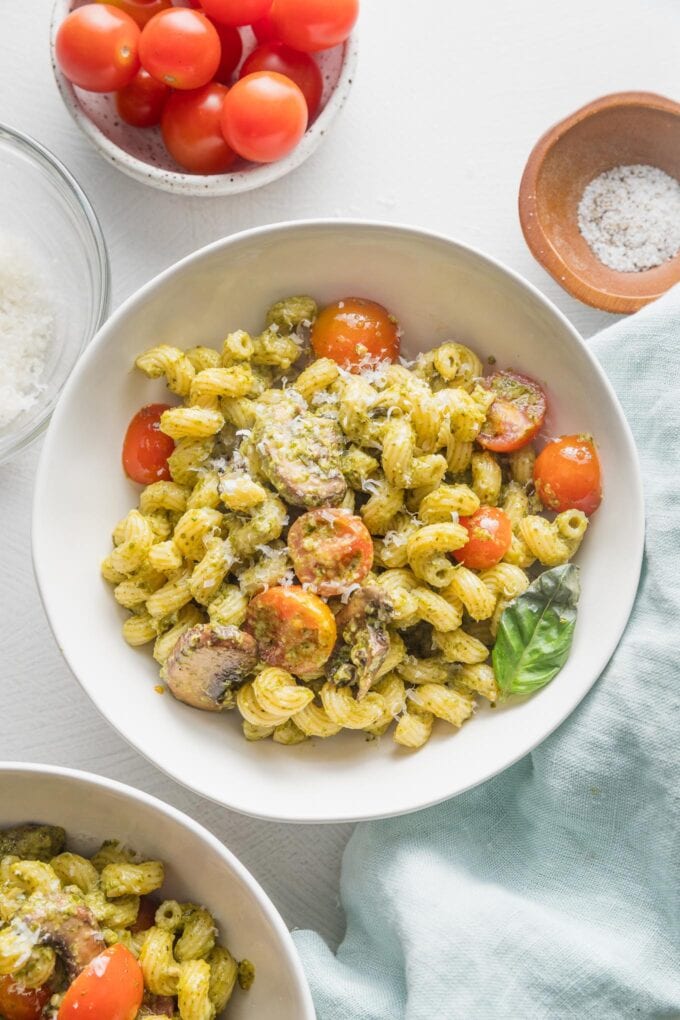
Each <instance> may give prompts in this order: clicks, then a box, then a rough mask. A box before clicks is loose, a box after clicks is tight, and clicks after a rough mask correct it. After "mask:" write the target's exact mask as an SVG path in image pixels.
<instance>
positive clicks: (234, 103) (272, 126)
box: [222, 71, 309, 163]
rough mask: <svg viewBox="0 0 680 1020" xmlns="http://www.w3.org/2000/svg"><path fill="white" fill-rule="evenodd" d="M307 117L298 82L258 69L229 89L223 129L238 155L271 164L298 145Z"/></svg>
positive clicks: (224, 110) (223, 116)
mask: <svg viewBox="0 0 680 1020" xmlns="http://www.w3.org/2000/svg"><path fill="white" fill-rule="evenodd" d="M308 119H309V113H308V111H307V103H306V102H305V97H304V96H303V94H302V92H301V91H300V89H299V88H298V86H297V85H296V84H295V82H293V81H291V80H290V78H286V77H284V75H282V74H275V73H274V72H273V71H258V72H257V73H256V74H249V75H248V76H247V77H246V78H241V79H239V81H237V82H236V84H235V85H234V86H233V88H231V89H230V90H229V95H228V96H227V98H226V99H225V101H224V107H223V110H222V132H223V134H224V137H225V138H226V140H227V143H228V145H230V146H231V148H232V149H234V150H235V151H236V152H238V154H239V156H243V158H244V159H250V160H252V161H253V162H254V163H272V162H274V160H277V159H282V158H283V156H287V155H288V153H289V152H291V150H292V149H294V148H295V146H296V145H297V144H298V142H299V141H300V139H301V138H302V136H303V135H304V133H305V131H306V129H307V121H308Z"/></svg>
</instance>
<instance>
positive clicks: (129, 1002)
mask: <svg viewBox="0 0 680 1020" xmlns="http://www.w3.org/2000/svg"><path fill="white" fill-rule="evenodd" d="M143 995H144V976H143V975H142V968H141V967H140V966H139V964H138V963H137V961H136V959H135V958H134V956H133V955H132V953H131V952H130V950H129V949H128V948H127V947H126V946H124V945H123V944H122V942H118V943H117V944H116V945H115V946H111V947H110V948H109V949H105V950H104V952H103V953H100V954H99V956H95V958H94V960H93V961H92V962H91V963H88V965H87V967H85V969H84V970H81V972H80V974H79V975H78V977H77V978H76V979H75V980H74V981H72V982H71V984H70V985H69V987H68V988H67V989H66V994H65V995H64V998H63V999H62V1003H61V1006H60V1007H59V1013H58V1014H57V1020H135V1017H136V1016H137V1011H138V1010H139V1007H140V1006H141V1004H142V997H143Z"/></svg>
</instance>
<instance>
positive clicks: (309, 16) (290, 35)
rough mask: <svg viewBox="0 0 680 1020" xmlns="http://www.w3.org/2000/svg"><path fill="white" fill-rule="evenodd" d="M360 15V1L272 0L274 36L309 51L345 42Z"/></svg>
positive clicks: (324, 48)
mask: <svg viewBox="0 0 680 1020" xmlns="http://www.w3.org/2000/svg"><path fill="white" fill-rule="evenodd" d="M358 16H359V0H274V3H273V4H272V9H271V19H272V21H273V23H274V28H275V31H276V36H277V38H278V39H280V40H281V41H282V42H285V43H287V44H288V46H292V47H293V49H294V50H303V51H304V52H305V53H312V52H314V51H315V50H327V49H329V48H330V47H331V46H337V45H338V43H341V42H344V41H345V39H346V38H347V36H348V35H349V34H350V32H351V31H352V29H353V28H354V24H355V22H356V20H357V17H358Z"/></svg>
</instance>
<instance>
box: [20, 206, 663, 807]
mask: <svg viewBox="0 0 680 1020" xmlns="http://www.w3.org/2000/svg"><path fill="white" fill-rule="evenodd" d="M348 228H349V229H350V230H351V229H354V228H358V229H367V228H368V229H369V230H375V231H388V232H397V233H402V234H406V235H410V236H412V237H414V238H416V239H423V238H425V239H426V240H430V241H435V242H437V243H439V244H444V245H447V246H451V245H452V246H454V247H456V248H459V249H461V250H462V251H464V252H467V253H469V254H471V255H473V256H475V257H476V258H478V259H480V260H481V261H483V262H485V263H487V264H488V265H489V266H490V267H491V268H493V269H496V270H500V271H501V272H503V273H505V274H506V275H507V276H509V277H510V278H511V279H512V280H513V282H514V283H515V284H516V285H517V286H518V288H519V289H520V290H522V291H524V292H526V293H528V294H529V296H531V297H532V299H533V300H535V301H536V302H538V304H539V305H540V306H541V307H542V308H543V309H544V310H545V311H547V312H549V313H550V315H551V316H552V317H553V318H556V319H557V320H558V321H559V322H560V323H561V325H562V326H563V327H564V328H565V330H566V331H567V332H568V333H569V335H570V336H571V337H572V339H573V340H574V341H575V343H577V344H578V345H579V346H580V347H581V348H582V349H583V352H584V354H585V355H586V357H587V359H588V360H589V362H590V369H591V372H592V373H593V375H595V376H596V377H597V378H598V381H599V383H600V385H601V386H602V387H603V388H604V389H605V390H606V391H607V393H608V395H609V397H610V399H611V401H612V405H613V409H614V412H615V413H616V415H617V418H618V425H619V428H620V430H621V435H622V437H623V439H624V440H625V445H626V453H627V458H628V462H629V463H630V466H631V475H632V478H633V480H634V485H633V486H632V488H631V491H630V506H631V507H632V508H633V511H634V515H635V521H636V524H637V529H636V531H637V533H636V536H635V538H636V542H635V549H634V550H633V551H632V552H631V554H630V557H629V559H630V564H631V571H630V582H629V591H628V597H627V599H626V602H627V611H626V612H625V615H623V614H622V622H621V625H620V627H619V628H618V631H617V633H616V635H615V639H613V640H612V641H611V642H610V645H608V646H607V647H606V649H605V651H604V654H602V653H600V655H599V656H598V658H597V660H596V661H595V662H594V666H593V679H592V682H591V684H590V686H589V687H588V688H587V690H585V691H582V692H580V693H579V695H578V697H577V699H576V700H575V701H573V702H570V703H569V705H568V706H567V707H566V709H564V710H561V711H560V713H559V716H558V717H556V718H554V719H552V720H551V726H550V728H549V729H548V730H546V731H544V732H542V733H541V735H540V736H538V737H537V738H536V739H535V740H534V741H533V742H532V743H531V745H530V746H525V747H523V748H522V750H520V751H518V752H517V754H515V755H514V756H512V757H511V758H510V759H508V760H505V761H504V762H503V763H502V764H500V765H498V766H493V767H492V768H490V769H489V770H488V771H487V772H484V773H483V774H480V775H479V776H478V777H476V778H475V779H474V780H473V781H472V782H470V783H468V784H467V785H465V786H463V787H461V788H456V789H455V790H454V792H453V793H451V792H449V793H445V794H443V795H441V794H439V793H437V794H436V795H435V796H432V795H427V794H426V795H425V797H424V798H423V799H422V800H421V801H419V802H418V803H412V804H410V805H409V806H408V807H401V808H397V809H392V810H390V811H388V812H380V811H375V810H370V809H369V810H366V809H362V810H361V811H353V812H351V813H341V814H337V813H334V812H333V811H332V810H331V811H329V812H328V813H327V814H326V815H324V816H323V817H319V816H318V815H308V814H296V815H291V814H290V813H288V812H287V811H286V810H285V808H282V809H279V808H277V809H276V810H273V809H272V808H271V807H270V808H269V809H268V810H267V811H262V810H258V809H257V808H254V807H253V806H252V805H251V804H249V803H248V799H247V797H243V798H241V799H240V800H236V801H235V800H234V799H233V798H232V799H230V801H229V802H227V801H226V800H224V799H218V798H216V797H214V796H213V795H212V794H210V793H208V792H206V791H205V790H204V789H202V788H201V787H200V785H197V784H196V783H195V782H193V781H190V780H187V778H186V777H184V776H182V775H181V770H180V769H176V768H174V767H171V766H170V765H167V764H162V765H161V764H160V763H158V762H157V761H155V760H154V758H152V757H150V755H149V754H148V753H147V752H146V751H145V749H143V748H142V747H141V746H139V745H138V744H137V743H135V742H133V740H132V739H131V738H130V737H128V735H127V734H126V733H124V732H123V731H122V730H120V729H119V728H118V727H117V726H116V725H114V723H112V722H111V721H110V719H109V717H108V714H107V712H106V709H105V707H104V706H103V705H100V701H99V700H98V699H97V698H95V696H94V695H93V693H92V691H91V690H90V689H89V688H88V687H87V686H86V684H85V683H84V681H83V680H81V678H80V676H79V675H78V673H77V672H76V670H75V669H74V668H73V666H72V665H71V660H70V658H69V654H68V651H67V648H66V647H65V642H64V641H63V640H62V637H61V635H60V633H59V632H58V630H57V628H56V627H55V624H54V623H53V620H52V615H51V613H50V608H49V603H50V601H51V595H50V592H49V591H48V589H47V587H46V586H45V579H44V577H43V573H42V564H41V562H40V557H39V545H40V542H41V539H40V538H39V532H40V518H41V516H42V513H43V508H44V507H46V506H48V505H49V502H48V495H49V489H48V486H47V481H46V479H47V473H48V465H49V463H50V460H51V458H52V450H51V437H50V434H49V432H48V435H47V438H46V441H45V443H44V444H43V448H42V450H41V455H40V461H39V463H38V469H37V472H36V478H35V485H34V490H33V510H32V520H31V551H32V561H33V570H34V574H35V578H36V584H37V588H38V592H39V594H40V599H41V601H42V604H43V608H44V610H45V615H46V616H47V620H48V622H49V625H50V628H51V629H52V633H53V635H54V638H55V641H56V643H57V646H58V647H59V650H60V651H61V654H62V656H63V658H64V660H65V661H66V663H67V665H68V666H69V668H70V670H71V672H72V674H73V676H74V677H75V678H76V680H77V681H78V683H79V684H80V686H81V687H82V689H83V690H84V692H85V694H86V695H87V696H88V698H89V699H90V700H91V701H92V703H93V704H94V705H95V707H96V708H97V710H98V711H99V712H100V714H101V715H102V717H103V718H104V720H105V721H106V723H107V724H108V725H109V726H111V727H112V728H113V729H114V730H115V731H116V732H117V733H119V735H120V736H121V737H122V739H123V740H125V741H126V743H128V744H130V745H131V746H132V747H134V748H135V750H136V751H137V752H138V753H139V754H141V755H142V756H143V757H144V758H146V760H147V761H150V762H151V764H153V765H154V766H155V767H156V768H158V769H159V770H160V771H162V772H164V773H165V774H166V775H168V776H169V777H170V778H171V779H173V780H174V781H175V782H177V783H178V784H179V785H180V786H184V787H185V788H188V789H190V790H192V791H193V792H194V793H197V794H199V795H200V796H202V797H206V798H207V799H209V800H213V801H214V802H215V803H218V804H220V805H221V806H222V807H226V808H228V809H229V810H232V811H238V812H239V813H240V814H245V815H249V816H251V817H254V818H261V819H264V820H266V821H273V822H289V823H292V824H336V823H341V822H359V821H367V820H373V819H379V818H388V817H399V816H401V815H407V814H411V813H413V812H415V811H420V810H422V809H424V808H427V807H432V806H433V805H435V804H438V803H442V802H443V801H445V800H448V799H450V798H451V797H453V796H458V795H459V794H461V793H465V792H466V791H467V790H469V789H472V788H474V787H475V786H478V785H480V784H481V783H483V782H486V781H487V780H488V779H491V778H493V776H495V775H498V774H499V773H501V772H504V771H505V770H506V769H507V768H510V767H511V766H512V765H514V764H515V763H516V762H517V761H519V760H520V758H523V757H524V756H525V755H527V754H529V753H530V752H531V751H533V750H534V748H536V747H537V746H538V745H539V744H540V743H542V742H543V741H544V740H545V739H547V737H549V736H550V734H551V733H553V732H554V731H555V730H556V729H557V728H558V726H560V725H561V724H562V723H563V722H564V721H565V719H567V718H568V717H569V716H570V715H571V714H572V712H573V711H574V710H575V709H576V707H577V706H578V704H579V703H580V702H581V700H582V699H583V698H584V697H585V695H586V694H587V693H588V691H590V690H591V689H592V687H593V685H594V684H595V682H596V680H597V679H598V678H599V676H600V674H601V673H602V671H603V670H604V668H605V666H606V665H607V663H608V661H609V659H610V658H611V656H612V655H613V653H614V651H615V650H616V648H617V646H618V644H619V642H620V640H621V637H622V635H623V632H624V630H625V628H626V626H627V624H628V620H629V617H630V613H631V612H632V608H633V605H634V602H635V596H636V593H637V588H638V583H639V579H640V571H641V569H642V557H643V553H644V534H645V511H644V499H643V488H642V475H641V469H640V461H639V456H638V452H637V448H636V446H635V441H634V439H633V435H632V432H631V429H630V426H629V424H628V421H627V419H626V417H625V415H624V413H623V409H622V407H621V404H620V401H619V399H618V396H617V395H616V392H615V391H614V388H613V386H612V384H611V382H610V381H609V378H608V377H607V375H606V374H605V372H604V369H603V368H602V367H601V365H600V363H599V361H598V360H597V358H595V356H594V355H593V354H592V352H591V351H590V350H589V348H588V346H587V344H586V343H585V341H584V340H583V338H582V337H581V335H580V334H579V332H578V330H577V329H576V327H575V326H574V325H573V324H572V323H571V322H570V321H569V319H568V318H567V317H566V315H564V314H563V313H562V312H561V311H560V310H559V309H558V308H557V307H556V305H554V304H553V302H552V301H551V300H550V299H549V298H548V297H546V296H545V295H544V294H542V293H541V291H540V290H539V289H538V288H537V287H536V286H534V284H532V283H530V282H529V281H528V280H526V279H524V277H522V276H521V275H520V274H519V273H518V272H516V271H515V270H513V269H511V268H510V267H508V266H506V265H505V264H504V263H503V262H500V261H499V260H497V259H495V258H493V256H491V255H488V254H486V253H485V252H482V251H480V250H479V249H478V248H475V247H474V246H472V245H469V244H465V243H464V242H461V241H457V240H455V239H454V238H451V237H447V236H446V235H445V234H440V233H437V232H435V231H431V230H427V229H423V228H420V227H415V226H408V225H402V224H398V223H389V222H384V221H379V220H362V219H333V218H325V219H307V220H289V221H285V222H282V223H275V224H267V225H264V226H258V227H251V228H249V229H247V230H243V231H239V232H238V233H235V234H231V235H228V236H226V237H223V238H220V239H218V240H216V241H212V242H211V243H210V244H207V245H205V246H203V247H202V248H199V249H197V250H196V251H194V252H192V253H190V254H189V255H186V256H184V257H183V258H182V259H180V260H179V261H178V262H176V263H174V264H173V265H171V266H169V267H168V268H167V269H165V270H163V271H162V272H161V273H159V274H157V275H156V276H155V277H154V278H153V279H151V280H149V281H148V282H147V283H146V284H144V285H143V286H142V287H141V288H139V290H137V291H136V292H135V293H133V294H131V295H130V296H129V297H128V298H127V299H126V301H124V302H123V304H121V305H120V306H119V307H118V308H117V309H116V311H115V312H114V313H113V315H112V316H111V317H110V318H109V319H108V320H107V322H106V323H105V325H104V326H103V327H102V329H101V330H100V332H99V333H98V334H97V336H96V337H95V338H94V339H93V342H92V343H91V344H90V346H89V348H88V351H87V352H86V354H85V356H84V357H83V358H81V359H80V362H79V368H82V365H84V364H85V363H86V362H87V359H90V358H95V357H96V356H97V353H98V350H99V348H100V347H102V348H103V347H104V346H105V345H106V343H107V342H108V334H109V331H110V330H114V329H115V328H116V327H117V325H118V323H119V321H121V320H124V318H125V316H126V315H127V314H128V312H129V311H130V309H131V308H133V307H134V306H135V305H137V304H139V305H143V304H144V302H145V301H146V299H147V295H149V294H150V293H151V291H152V290H153V289H154V288H156V287H158V286H160V285H164V284H166V283H167V282H168V281H169V280H171V279H172V278H173V276H180V275H181V273H182V272H183V271H184V268H185V267H186V266H187V265H188V264H190V263H191V262H199V261H200V260H201V259H203V258H207V257H209V255H210V253H211V252H213V251H216V250H218V249H219V248H223V247H224V248H228V247H230V246H231V245H238V244H240V243H242V242H243V241H250V240H252V239H257V238H258V237H260V236H263V235H267V234H269V235H285V234H286V233H289V232H295V231H296V230H298V229H311V230H319V231H324V230H328V229H334V230H340V231H343V230H346V229H348ZM77 378H78V373H74V374H73V375H72V376H71V378H70V379H69V381H68V385H67V387H65V389H64V391H63V393H62V395H61V397H60V400H59V406H58V408H57V409H56V411H57V413H56V414H55V415H54V416H53V426H52V427H55V425H56V424H58V422H59V419H60V417H61V415H62V414H64V413H65V409H66V407H67V404H68V402H69V398H70V394H71V390H74V391H75V390H76V386H77ZM336 812H337V809H336Z"/></svg>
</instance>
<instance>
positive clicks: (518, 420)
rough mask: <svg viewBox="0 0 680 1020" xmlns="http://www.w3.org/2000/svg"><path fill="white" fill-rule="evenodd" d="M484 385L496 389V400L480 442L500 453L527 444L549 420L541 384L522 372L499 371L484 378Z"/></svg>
mask: <svg viewBox="0 0 680 1020" xmlns="http://www.w3.org/2000/svg"><path fill="white" fill-rule="evenodd" d="M482 384H483V385H484V386H486V387H487V389H490V390H493V392H494V393H495V394H496V399H495V400H494V402H493V404H492V405H491V407H490V408H489V412H488V414H487V418H486V424H485V425H484V428H483V430H482V431H481V432H480V434H479V435H478V436H477V442H478V443H479V445H480V446H483V447H484V449H485V450H494V451H495V452H496V453H510V452H511V451H512V450H519V449H520V447H522V446H526V444H527V443H528V442H530V441H531V440H532V439H533V437H534V436H535V435H536V433H537V432H538V430H539V429H540V427H541V425H542V424H543V421H544V419H545V412H546V406H547V402H546V399H545V393H544V392H543V390H542V389H541V387H540V386H539V385H538V383H537V382H535V381H534V380H533V379H530V378H529V376H528V375H520V373H519V372H495V373H494V375H490V376H489V377H488V379H483V380H482Z"/></svg>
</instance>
